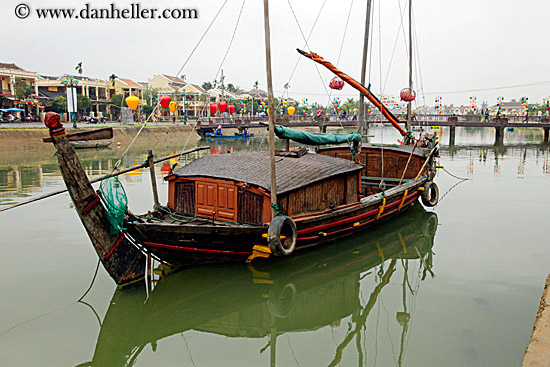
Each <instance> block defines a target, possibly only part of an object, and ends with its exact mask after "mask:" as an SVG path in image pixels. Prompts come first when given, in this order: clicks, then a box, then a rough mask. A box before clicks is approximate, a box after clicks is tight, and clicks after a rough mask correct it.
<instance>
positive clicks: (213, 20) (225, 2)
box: [176, 0, 229, 75]
mask: <svg viewBox="0 0 550 367" xmlns="http://www.w3.org/2000/svg"><path fill="white" fill-rule="evenodd" d="M227 1H229V0H225V1H224V2H223V4H222V6H221V7H220V9H219V10H218V12H217V13H216V15H215V16H214V18H213V19H212V21H211V22H210V24H209V25H208V28H206V30H205V31H204V33H203V35H202V36H201V38H200V39H199V41H198V42H197V44H196V45H195V47H194V48H193V50H192V51H191V53H190V54H189V56H188V57H187V60H185V62H184V63H183V65H182V66H181V68H180V70H179V71H178V73H177V74H176V75H180V74H181V72H182V70H183V68H184V67H185V65H187V62H189V59H191V56H193V54H194V53H195V50H196V49H197V47H199V45H200V43H201V42H202V40H203V39H204V37H205V36H206V34H207V33H208V31H209V30H210V28H211V27H212V24H214V22H215V21H216V19H217V18H218V15H220V13H221V11H222V9H223V8H224V7H225V4H227Z"/></svg>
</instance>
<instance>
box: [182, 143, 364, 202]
mask: <svg viewBox="0 0 550 367" xmlns="http://www.w3.org/2000/svg"><path fill="white" fill-rule="evenodd" d="M361 168H362V166H361V165H359V164H355V163H354V162H352V161H348V160H346V159H340V158H334V157H330V156H326V155H323V154H313V153H308V154H305V155H303V156H302V157H300V158H290V157H279V156H277V157H275V171H276V172H277V193H279V194H282V193H285V192H288V191H292V190H295V189H298V188H300V187H303V186H307V185H309V184H312V183H314V182H318V181H321V180H324V179H327V178H329V177H333V176H337V175H340V174H342V173H348V172H354V171H359V170H360V169H361ZM174 174H175V175H176V176H178V177H193V176H201V177H209V178H220V179H227V180H234V181H239V182H245V183H247V184H251V185H256V186H259V187H262V188H264V189H266V190H268V191H271V180H270V175H269V152H238V153H228V154H220V155H210V156H206V157H202V158H199V159H197V160H195V161H193V162H191V163H189V164H187V165H185V166H183V167H181V168H180V169H178V170H177V171H176V172H174Z"/></svg>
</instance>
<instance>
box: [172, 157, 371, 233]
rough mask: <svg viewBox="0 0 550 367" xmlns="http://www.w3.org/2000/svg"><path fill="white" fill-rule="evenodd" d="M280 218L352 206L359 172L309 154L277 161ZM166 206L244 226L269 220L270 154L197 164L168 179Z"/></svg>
mask: <svg viewBox="0 0 550 367" xmlns="http://www.w3.org/2000/svg"><path fill="white" fill-rule="evenodd" d="M275 162H276V163H275V170H276V174H277V201H278V205H279V210H280V213H281V214H285V215H288V216H290V217H296V216H301V215H306V214H311V213H317V212H323V211H326V210H333V209H336V208H339V207H341V206H344V205H348V204H353V203H357V202H358V201H359V200H360V194H361V170H362V168H363V167H362V166H361V165H359V164H356V163H354V162H352V161H349V160H346V159H340V158H334V157H330V156H327V155H321V154H313V153H308V154H305V155H303V156H301V157H276V159H275ZM165 180H167V181H169V184H168V185H169V186H168V206H170V208H172V210H173V211H174V212H176V213H181V214H184V215H189V216H202V217H209V218H213V219H218V220H223V221H228V222H235V223H243V224H244V223H246V224H267V223H269V222H270V220H271V198H270V192H271V188H270V186H271V184H270V173H269V152H239V153H229V154H222V155H211V156H206V157H203V158H200V159H197V160H195V161H193V162H191V163H189V164H187V165H185V166H184V167H181V168H180V169H179V170H177V171H175V172H174V173H172V174H171V175H169V176H167V177H165Z"/></svg>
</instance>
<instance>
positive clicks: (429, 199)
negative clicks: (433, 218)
mask: <svg viewBox="0 0 550 367" xmlns="http://www.w3.org/2000/svg"><path fill="white" fill-rule="evenodd" d="M421 198H422V204H424V205H425V206H428V207H432V206H436V204H437V202H438V201H439V188H438V187H437V185H436V183H435V182H433V181H428V182H426V183H425V184H424V191H422V196H421Z"/></svg>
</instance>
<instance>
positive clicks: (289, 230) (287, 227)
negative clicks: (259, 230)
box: [267, 215, 298, 256]
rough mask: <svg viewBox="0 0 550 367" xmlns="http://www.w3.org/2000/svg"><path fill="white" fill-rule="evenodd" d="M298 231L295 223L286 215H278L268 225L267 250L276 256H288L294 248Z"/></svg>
mask: <svg viewBox="0 0 550 367" xmlns="http://www.w3.org/2000/svg"><path fill="white" fill-rule="evenodd" d="M297 238H298V231H297V230H296V223H294V221H293V220H292V218H290V217H287V216H286V215H278V216H276V217H275V218H273V220H272V221H271V223H270V224H269V228H268V230H267V242H268V244H269V249H270V250H271V252H272V253H273V254H274V255H276V256H288V255H290V254H291V253H292V252H293V251H294V248H295V247H296V239H297Z"/></svg>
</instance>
